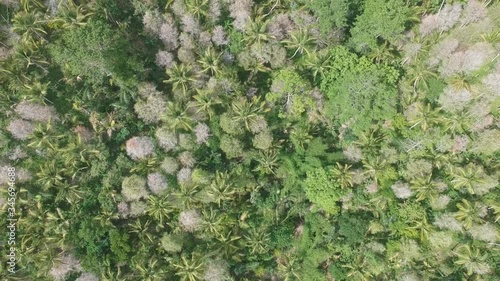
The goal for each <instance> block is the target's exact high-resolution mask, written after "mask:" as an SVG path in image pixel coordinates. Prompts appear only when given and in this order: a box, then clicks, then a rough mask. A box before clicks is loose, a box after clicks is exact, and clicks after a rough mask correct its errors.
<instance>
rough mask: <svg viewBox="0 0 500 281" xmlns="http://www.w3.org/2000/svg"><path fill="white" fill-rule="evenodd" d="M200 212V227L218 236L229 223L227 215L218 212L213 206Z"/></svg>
mask: <svg viewBox="0 0 500 281" xmlns="http://www.w3.org/2000/svg"><path fill="white" fill-rule="evenodd" d="M201 214H202V216H203V222H202V228H203V231H204V232H208V233H210V234H212V235H216V236H220V235H221V233H222V232H223V231H224V229H225V226H226V225H230V223H229V222H228V217H227V215H226V214H220V213H219V212H217V211H216V210H214V209H213V208H210V209H208V210H203V211H202V212H201Z"/></svg>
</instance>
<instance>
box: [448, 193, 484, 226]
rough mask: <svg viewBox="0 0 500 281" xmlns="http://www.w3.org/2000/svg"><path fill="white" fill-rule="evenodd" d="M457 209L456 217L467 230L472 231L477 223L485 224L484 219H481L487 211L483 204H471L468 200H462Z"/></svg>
mask: <svg viewBox="0 0 500 281" xmlns="http://www.w3.org/2000/svg"><path fill="white" fill-rule="evenodd" d="M457 208H458V211H457V212H456V213H455V214H454V216H455V218H457V219H458V220H459V221H461V222H462V224H463V226H464V228H465V229H470V228H471V227H472V225H473V224H475V223H477V224H480V223H483V219H482V218H481V217H482V216H483V213H484V212H485V211H486V207H485V206H483V205H482V204H481V203H478V202H474V203H471V202H469V201H468V200H466V199H462V201H461V202H459V203H457Z"/></svg>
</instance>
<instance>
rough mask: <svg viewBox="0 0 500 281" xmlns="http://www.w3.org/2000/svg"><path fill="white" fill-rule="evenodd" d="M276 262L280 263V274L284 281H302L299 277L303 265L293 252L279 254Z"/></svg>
mask: <svg viewBox="0 0 500 281" xmlns="http://www.w3.org/2000/svg"><path fill="white" fill-rule="evenodd" d="M276 262H277V263H278V274H279V276H280V277H281V278H282V280H283V281H295V280H298V281H300V280H302V279H301V278H300V275H299V271H300V269H301V265H300V263H299V261H298V259H297V257H296V256H295V255H294V253H293V252H292V251H288V252H287V253H282V252H278V253H277V254H276Z"/></svg>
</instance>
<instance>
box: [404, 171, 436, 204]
mask: <svg viewBox="0 0 500 281" xmlns="http://www.w3.org/2000/svg"><path fill="white" fill-rule="evenodd" d="M410 183H411V189H412V190H413V191H415V193H416V197H417V201H422V200H425V199H430V200H432V199H434V198H435V197H436V195H437V194H438V191H437V187H438V185H437V183H436V182H434V181H433V180H432V174H431V175H429V176H428V177H427V178H418V179H416V180H412V181H411V182H410Z"/></svg>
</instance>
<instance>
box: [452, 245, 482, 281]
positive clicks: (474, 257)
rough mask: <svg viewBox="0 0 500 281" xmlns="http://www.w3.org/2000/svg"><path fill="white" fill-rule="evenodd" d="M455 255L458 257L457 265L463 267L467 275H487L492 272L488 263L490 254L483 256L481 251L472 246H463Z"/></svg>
mask: <svg viewBox="0 0 500 281" xmlns="http://www.w3.org/2000/svg"><path fill="white" fill-rule="evenodd" d="M453 253H454V254H455V255H456V256H457V259H456V260H455V264H457V265H460V266H463V267H464V268H465V270H466V272H467V275H469V276H470V275H473V274H474V273H478V274H486V273H489V272H490V266H489V265H488V263H487V260H488V254H486V253H485V254H482V253H481V251H480V250H479V249H478V248H476V247H474V246H470V245H461V246H459V247H458V248H457V249H456V250H455V251H453Z"/></svg>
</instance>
